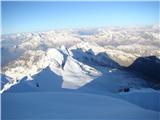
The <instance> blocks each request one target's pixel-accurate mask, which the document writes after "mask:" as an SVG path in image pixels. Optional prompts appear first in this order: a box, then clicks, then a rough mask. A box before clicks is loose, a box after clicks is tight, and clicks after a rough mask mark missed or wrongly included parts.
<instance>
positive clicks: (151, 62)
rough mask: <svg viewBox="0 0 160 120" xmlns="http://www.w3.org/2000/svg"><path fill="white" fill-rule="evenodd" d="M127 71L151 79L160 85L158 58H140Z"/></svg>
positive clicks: (159, 61)
mask: <svg viewBox="0 0 160 120" xmlns="http://www.w3.org/2000/svg"><path fill="white" fill-rule="evenodd" d="M127 69H128V70H132V71H134V72H137V73H139V74H141V75H144V76H145V77H148V78H150V80H151V81H150V82H153V83H155V84H160V59H159V58H157V57H156V56H149V57H139V58H137V59H136V60H135V61H134V63H133V64H132V65H130V66H129V67H128V68H127Z"/></svg>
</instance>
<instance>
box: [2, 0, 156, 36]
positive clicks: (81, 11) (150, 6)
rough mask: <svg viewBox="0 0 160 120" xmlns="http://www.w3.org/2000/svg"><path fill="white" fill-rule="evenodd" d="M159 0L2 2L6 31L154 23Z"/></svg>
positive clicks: (3, 30)
mask: <svg viewBox="0 0 160 120" xmlns="http://www.w3.org/2000/svg"><path fill="white" fill-rule="evenodd" d="M158 9H159V3H158V2H151V1H150V2H62V1H61V2H44V1H41V2H33V1H30V2H29V1H28V2H27V1H26V2H11V1H8V2H7V1H3V2H2V33H3V34H9V33H17V32H32V31H45V30H50V29H57V28H81V27H99V26H124V25H125V26H127V25H131V26H133V25H152V24H158V22H159V20H158V19H159V10H158Z"/></svg>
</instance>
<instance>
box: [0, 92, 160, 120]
mask: <svg viewBox="0 0 160 120" xmlns="http://www.w3.org/2000/svg"><path fill="white" fill-rule="evenodd" d="M159 115H160V114H159V112H155V111H150V110H145V109H142V108H140V107H137V106H135V105H133V104H130V103H127V102H124V101H122V100H119V99H115V98H112V97H108V96H101V95H91V94H80V93H61V92H52V93H50V92H47V93H44V92H39V93H25V94H24V93H18V94H14V93H8V94H2V119H15V120H23V119H27V120H31V119H39V120H44V119H45V120H47V119H110V120H115V119H123V120H130V119H134V120H135V119H136V120H158V119H159V118H160V116H159Z"/></svg>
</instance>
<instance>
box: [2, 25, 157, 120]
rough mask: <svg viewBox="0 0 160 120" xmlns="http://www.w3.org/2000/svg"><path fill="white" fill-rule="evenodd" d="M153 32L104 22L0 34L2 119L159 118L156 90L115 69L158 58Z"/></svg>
mask: <svg viewBox="0 0 160 120" xmlns="http://www.w3.org/2000/svg"><path fill="white" fill-rule="evenodd" d="M158 31H159V26H145V27H141V28H138V27H133V28H132V27H130V28H117V27H110V28H105V27H104V28H96V29H87V28H86V29H67V30H66V29H64V30H53V31H48V32H35V33H18V34H13V35H3V36H2V46H1V49H2V70H1V91H0V92H1V97H2V100H1V101H2V119H4V120H10V119H11V120H53V119H56V120H57V119H98V120H99V119H109V120H115V119H122V120H159V119H160V91H158V90H153V89H151V88H150V86H149V85H148V83H147V82H146V81H145V79H143V78H141V77H139V76H138V75H135V74H132V73H130V72H128V71H124V70H122V69H120V67H121V66H129V65H131V64H132V63H133V62H134V60H135V59H136V58H138V57H141V56H142V57H143V56H150V55H155V56H157V58H159V57H160V40H159V37H158V34H159V32H158ZM126 88H128V89H129V91H128V92H124V89H126Z"/></svg>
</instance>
